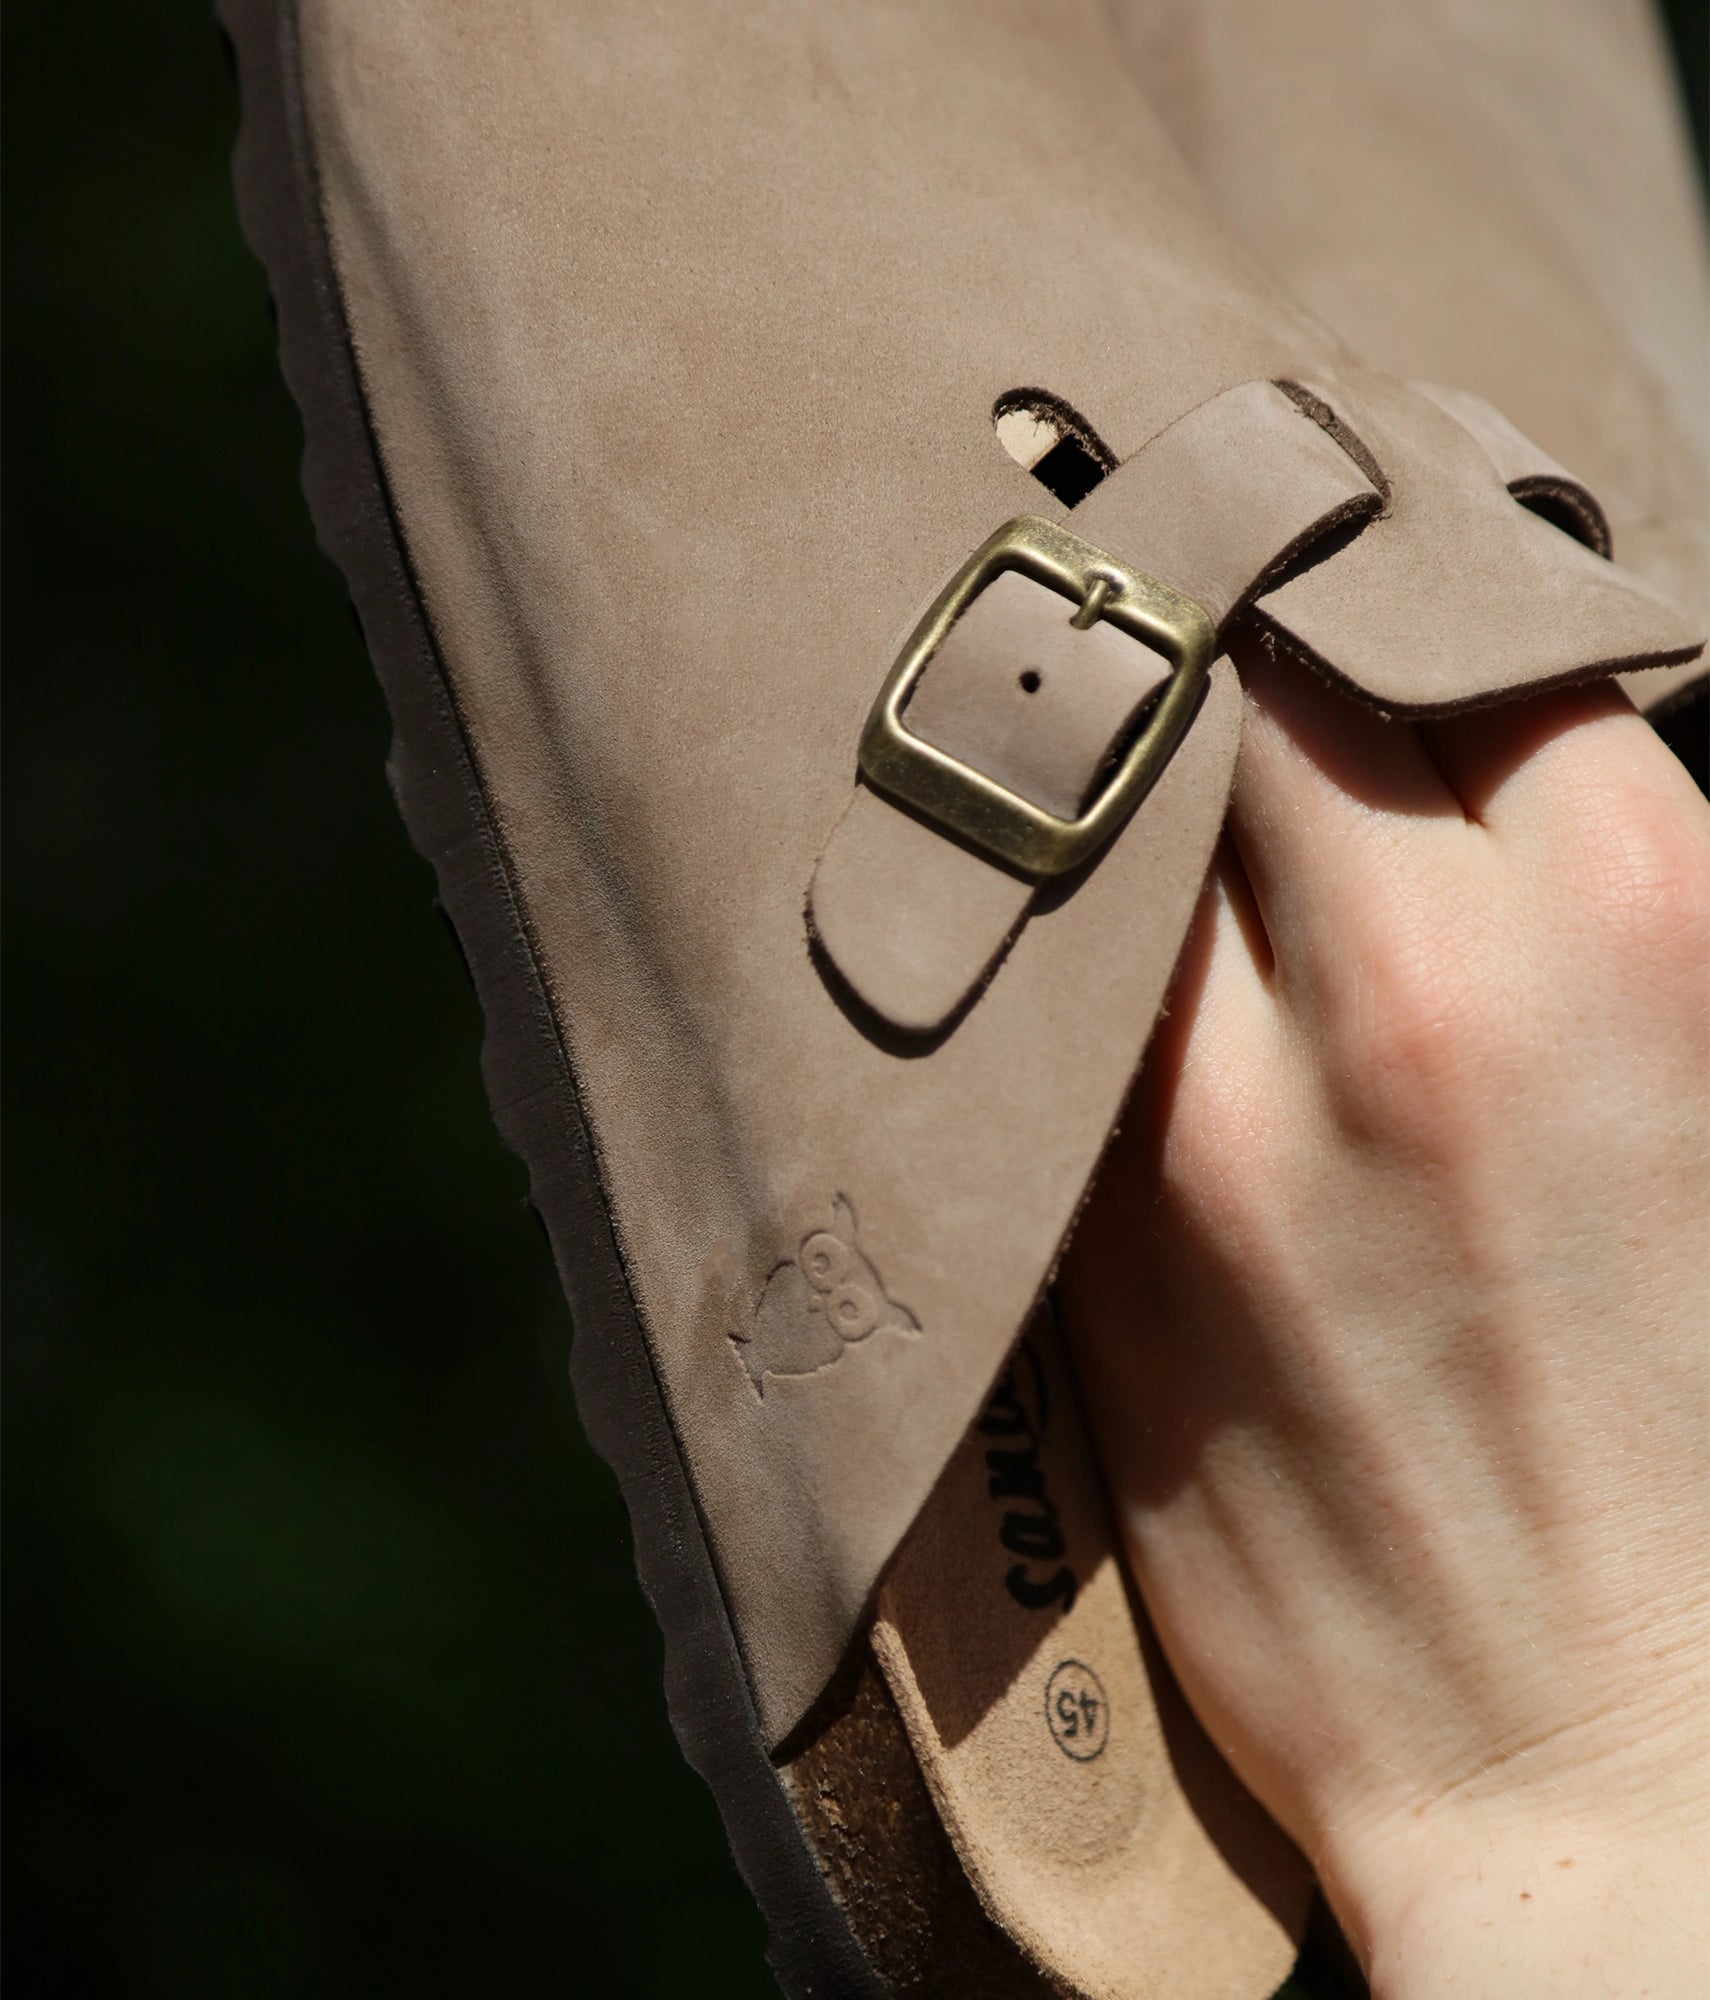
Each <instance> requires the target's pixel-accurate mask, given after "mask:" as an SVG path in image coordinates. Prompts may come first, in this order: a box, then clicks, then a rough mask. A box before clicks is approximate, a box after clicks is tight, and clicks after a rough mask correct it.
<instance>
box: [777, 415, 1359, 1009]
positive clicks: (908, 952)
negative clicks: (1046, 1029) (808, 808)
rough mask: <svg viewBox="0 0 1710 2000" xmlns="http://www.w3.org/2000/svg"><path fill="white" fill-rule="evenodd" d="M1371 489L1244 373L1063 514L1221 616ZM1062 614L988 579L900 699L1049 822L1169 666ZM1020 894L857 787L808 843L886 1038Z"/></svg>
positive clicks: (1096, 768)
mask: <svg viewBox="0 0 1710 2000" xmlns="http://www.w3.org/2000/svg"><path fill="white" fill-rule="evenodd" d="M1379 504H1380V498H1379V494H1378V491H1377V488H1376V487H1375V486H1374V484H1373V483H1372V481H1371V480H1370V479H1369V478H1368V477H1367V475H1366V473H1365V472H1364V471H1362V469H1361V467H1360V466H1359V465H1358V464H1357V463H1356V462H1355V460H1354V458H1352V457H1351V456H1350V455H1349V454H1348V452H1347V451H1346V450H1345V449H1344V448H1343V447H1342V446H1341V445H1340V444H1339V443H1338V442H1336V440H1335V439H1334V438H1333V437H1332V436H1331V434H1330V433H1329V432H1328V431H1327V430H1325V429H1324V428H1323V427H1322V426H1321V425H1320V424H1318V423H1317V422H1315V421H1313V420H1312V419H1311V418H1310V417H1309V416H1308V415H1306V414H1305V413H1304V412H1303V411H1302V410H1301V408H1300V407H1299V405H1298V403H1297V402H1295V401H1294V400H1291V398H1290V397H1288V396H1287V395H1285V394H1284V393H1283V392H1282V391H1281V390H1279V389H1278V388H1277V387H1275V385H1273V384H1271V383H1269V382H1248V383H1244V384H1243V385H1242V386H1241V387H1239V388H1236V389H1231V390H1229V391H1227V392H1226V393H1225V394H1223V395H1221V396H1217V397H1214V398H1213V399H1212V400H1211V401H1210V402H1207V403H1204V404H1201V405H1200V407H1199V408H1198V409H1195V410H1193V411H1191V412H1190V413H1189V414H1188V415H1186V416H1185V417H1183V418H1181V419H1180V420H1179V421H1178V422H1177V423H1175V424H1173V425H1171V426H1170V428H1169V429H1168V430H1166V431H1164V432H1162V433H1161V434H1160V435H1159V436H1158V437H1156V438H1154V439H1153V440H1152V441H1151V442H1150V443H1149V444H1147V445H1145V446H1143V447H1142V449H1141V450H1140V451H1138V452H1136V453H1135V454H1134V455H1133V456H1132V457H1131V458H1129V459H1128V460H1127V461H1126V462H1125V463H1124V464H1123V465H1121V466H1119V467H1118V468H1117V470H1116V471H1115V472H1113V473H1111V474H1110V475H1109V476H1108V477H1107V478H1106V479H1105V480H1103V481H1102V483H1101V484H1100V485H1099V486H1097V487H1096V488H1095V489H1094V491H1093V493H1092V495H1091V496H1090V498H1088V499H1087V500H1086V501H1085V502H1084V503H1083V504H1082V505H1081V506H1080V507H1079V508H1077V509H1076V511H1075V514H1074V517H1073V520H1074V527H1075V531H1076V533H1077V534H1080V535H1082V536H1084V537H1085V538H1086V539H1087V540H1089V541H1091V542H1093V543H1095V544H1096V545H1097V546H1099V547H1101V548H1105V549H1108V550H1109V551H1110V552H1111V553H1112V554H1114V555H1118V556H1121V557H1123V558H1124V559H1125V560H1127V561H1130V562H1132V563H1134V564H1135V565H1136V566H1137V567H1139V568H1140V569H1142V570H1144V571H1145V572H1146V573H1147V574H1148V575H1151V576H1154V577H1157V578H1159V579H1160V580H1161V581H1163V582H1165V583H1169V584H1172V585H1173V586H1174V587H1175V588H1176V589H1178V590H1181V591H1184V592H1185V593H1186V594H1187V595H1188V596H1190V597H1192V598H1194V599H1195V600H1196V601H1197V602H1198V603H1200V604H1201V605H1202V606H1203V607H1204V608H1205V609H1206V610H1207V611H1208V612H1209V613H1210V615H1211V617H1212V618H1213V620H1214V621H1215V622H1216V623H1217V624H1219V625H1222V624H1223V623H1224V622H1225V621H1226V620H1227V619H1228V617H1229V615H1230V614H1231V613H1232V612H1233V611H1234V610H1235V609H1236V608H1237V607H1238V606H1239V605H1240V604H1242V603H1243V602H1244V601H1246V599H1248V598H1249V597H1250V596H1251V595H1252V594H1253V593H1254V592H1255V591H1256V590H1258V589H1260V588H1262V587H1263V585H1264V582H1265V581H1266V579H1267V578H1269V577H1270V576H1272V575H1274V574H1275V573H1276V572H1277V571H1278V570H1279V569H1280V568H1281V567H1282V566H1283V565H1284V564H1285V563H1286V562H1287V561H1288V560H1289V559H1290V558H1291V557H1292V556H1293V555H1294V554H1295V553H1296V552H1297V551H1298V550H1300V549H1301V548H1302V547H1304V546H1305V545H1307V544H1308V543H1310V542H1312V541H1314V540H1315V539H1317V538H1318V537H1319V536H1321V535H1323V534H1324V533H1326V532H1327V531H1328V530H1329V529H1331V528H1333V527H1335V526H1337V525H1339V524H1341V523H1344V522H1352V521H1356V520H1360V519H1364V518H1365V517H1366V516H1368V515H1369V514H1371V513H1373V512H1375V510H1376V509H1377V507H1378V506H1379ZM1073 613H1074V607H1073V606H1072V605H1071V604H1070V603H1068V602H1067V601H1066V600H1065V599H1064V598H1062V597H1060V596H1059V595H1058V594H1057V593H1056V592H1055V591H1052V590H1049V589H1047V588H1046V587H1045V586H1043V585H1042V584H1038V583H1035V582H1033V581H1031V580H1030V579H1028V578H1026V577H1022V576H1019V575H1016V574H1013V573H1011V574H1007V575H1004V576H1001V577H999V578H998V579H997V580H996V581H995V582H993V583H992V584H991V585H989V586H988V587H987V589H986V590H984V591H983V592H982V593H981V594H980V596H979V597H978V598H977V599H976V600H975V602H974V604H973V605H972V606H971V607H970V609H969V610H968V611H967V612H966V613H965V614H964V615H963V616H962V618H961V619H959V620H958V621H957V623H956V624H955V625H954V626H953V627H952V628H951V631H950V633H949V635H948V636H947V638H946V639H945V641H944V643H943V645H942V646H941V647H940V648H939V650H938V652H937V654H936V655H935V656H934V658H933V661H932V663H931V665H930V666H929V667H928V668H927V671H926V673H925V675H924V676H923V677H922V679H921V682H920V685H919V688H918V691H917V692H916V694H915V697H914V699H913V701H912V702H911V703H910V705H909V708H908V710H907V714H906V720H907V724H908V727H909V728H910V729H911V730H912V731H914V732H915V733H916V734H917V735H920V736H922V737H924V738H925V739H926V740H927V741H928V742H930V743H932V744H934V745H936V746H937V747H938V748H939V749H941V750H945V751H947V752H949V753H950V754H951V755H952V756H954V757H956V758H958V759H960V760H961V761H962V762H963V763H966V764H970V765H972V766H973V767H974V768H975V769H977V770H980V771H983V772H985V773H986V774H987V775H988V776H990V777H993V778H995V779H997V780H998V781H999V782H1000V783H1001V784H1003V785H1005V786H1007V787H1008V788H1009V789H1010V790H1012V791H1015V792H1019V793H1020V794H1021V795H1022V796H1023V797H1025V798H1027V799H1029V800H1031V801H1032V802H1033V803H1034V804H1036V805H1040V806H1043V807H1044V808H1045V809H1046V810H1047V811H1050V812H1053V813H1055V814H1057V815H1058V816H1059V817H1061V818H1072V817H1073V816H1074V815H1075V813H1076V812H1077V811H1079V810H1080V809H1081V808H1082V806H1083V805H1084V803H1085V801H1086V799H1087V797H1088V795H1089V794H1090V792H1091V791H1092V790H1093V788H1094V787H1095V784H1096V782H1097V781H1098V779H1099V777H1100V775H1101V772H1102V771H1103V769H1104V767H1105V766H1106V764H1107V762H1108V760H1109V759H1110V757H1111V755H1112V753H1113V751H1114V750H1115V749H1116V748H1117V746H1118V745H1120V744H1121V742H1122V741H1123V738H1124V736H1125V735H1126V734H1127V733H1128V731H1129V730H1130V729H1131V728H1132V726H1133V724H1134V721H1135V719H1136V716H1137V714H1138V712H1139V710H1140V709H1141V708H1142V707H1143V705H1144V704H1145V702H1146V700H1147V698H1148V696H1150V695H1151V694H1152V693H1153V691H1154V690H1155V689H1156V688H1157V687H1158V686H1159V684H1160V683H1161V682H1162V681H1163V679H1164V678H1165V676H1166V675H1167V673H1168V671H1169V669H1168V665H1167V663H1166V662H1165V661H1164V660H1163V659H1162V658H1161V657H1160V656H1159V655H1158V654H1157V653H1155V652H1153V651H1152V650H1151V649H1150V648H1149V647H1146V646H1144V645H1141V644H1140V643H1139V642H1138V641H1136V640H1134V639H1132V638H1130V637H1129V636H1127V635H1126V634H1124V633H1122V632H1120V631H1118V630H1117V629H1116V628H1115V627H1114V626H1112V625H1109V624H1106V623H1105V622H1103V621H1102V620H1100V621H1099V622H1097V623H1095V624H1093V625H1092V626H1091V627H1089V628H1088V629H1086V630H1084V631H1082V630H1078V629H1076V627H1074V626H1073V625H1072V624H1071V623H1070V619H1071V617H1072V615H1073ZM1140 810H1141V812H1142V813H1144V812H1145V810H1146V808H1145V806H1144V805H1142V806H1141V808H1140ZM1118 838H1121V836H1120V835H1118ZM1093 865H1095V866H1096V862H1095V863H1094V864H1093ZM1035 893H1036V885H1035V884H1034V883H1033V882H1031V881H1029V880H1027V879H1026V878H1024V877H1022V876H1019V875H1016V874H1012V873H1011V872H1010V871H1009V870H1008V869H1007V868H1005V867H1004V866H1002V865H1001V864H1000V863H998V862H996V861H994V860H991V859H988V858H987V857H986V856H984V855H982V854H979V853H976V852H974V851H973V850H972V849H970V848H967V847H964V846H962V845H961V844H960V843H959V842H957V841H956V840H955V839H954V838H952V837H951V836H949V835H947V834H946V833H945V832H943V831H942V830H941V829H939V828H938V827H936V826H934V825H932V824H930V823H928V822H927V821H925V820H922V819H918V818H916V817H915V816H914V815H913V814H912V813H910V812H908V811H906V810H905V809H904V808H902V807H900V806H898V805H895V804H893V803H892V802H891V801H890V800H889V799H886V798H884V797H881V796H880V795H879V794H878V793H877V792H875V791H873V790H871V789H870V788H869V787H867V786H866V785H864V784H863V785H859V786H858V787H857V789H856V791H855V793H854V796H853V797H852V798H851V800H850V802H849V806H848V808H847V810H846V811H845V813H844V815H843V818H842V819H841V820H840V821H839V823H838V825H837V827H836V829H835V830H834V832H833V833H832V836H831V839H830V841H829V843H828V844H827V846H826V848H825V851H824V853H823V854H822V855H821V857H820V860H819V864H818V867H817V868H816V870H815V874H814V879H813V886H812V889H811V892H810V897H809V924H810V928H811V931H812V934H813V936H814V938H815V940H816V942H817V944H818V946H819V949H820V952H821V953H822V954H823V957H824V959H826V960H828V961H829V963H830V965H831V966H832V967H833V968H835V973H836V975H838V976H840V977H841V979H842V980H843V981H844V982H845V984H846V985H847V986H848V988H849V989H850V990H851V991H852V992H853V993H854V994H855V995H856V996H857V998H858V999H859V1000H860V1001H861V1002H862V1003H863V1005H864V1006H866V1007H867V1008H869V1009H870V1010H871V1011H872V1012H873V1013H874V1014H876V1015H878V1016H879V1017H880V1018H881V1019H882V1020H883V1021H884V1022H885V1023H886V1024H887V1025H888V1026H889V1027H890V1028H891V1029H893V1030H895V1031H897V1032H899V1033H901V1034H905V1035H913V1036H929V1035H933V1034H937V1033H940V1032H942V1031H943V1030H944V1029H945V1028H946V1027H947V1026H949V1025H951V1024H953V1022H954V1021H955V1019H956V1018H957V1017H958V1015H959V1012H960V1010H962V1009H963V1008H964V1007H965V1006H966V1005H967V1004H968V1003H969V1002H970V1001H971V1000H972V999H973V997H974V996H975V995H976V994H977V993H978V992H979V990H980V988H981V986H982V985H983V983H984V982H985V980H986V979H987V978H989V977H990V975H991V973H992V972H993V970H994V969H995V967H996V966H997V964H998V962H999V960H1000V959H1001V958H1002V956H1003V953H1004V951H1005V949H1006V948H1007V946H1008V945H1009V943H1010V941H1011V940H1012V939H1013V938H1014V936H1015V934H1016V932H1017V930H1018V929H1019V928H1020V926H1021V924H1022V923H1023V922H1024V921H1025V919H1026V916H1027V912H1028V909H1029V907H1030V906H1031V904H1032V902H1033V899H1034V895H1035ZM1055 893H1061V892H1060V891H1058V892H1055Z"/></svg>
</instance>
